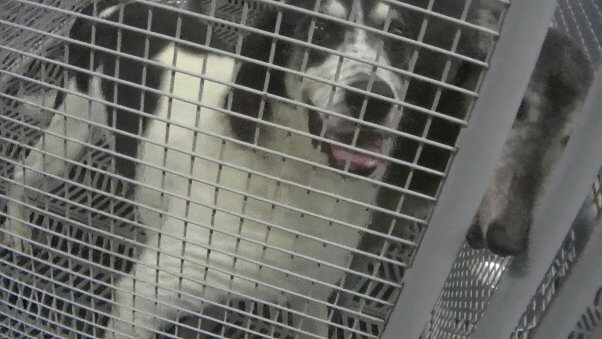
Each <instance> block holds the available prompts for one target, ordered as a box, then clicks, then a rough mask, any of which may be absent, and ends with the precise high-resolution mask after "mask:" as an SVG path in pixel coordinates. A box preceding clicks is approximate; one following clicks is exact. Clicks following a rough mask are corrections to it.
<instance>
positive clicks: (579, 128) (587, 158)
mask: <svg viewBox="0 0 602 339" xmlns="http://www.w3.org/2000/svg"><path fill="white" fill-rule="evenodd" d="M600 93H602V71H598V73H597V75H596V81H595V83H594V85H593V86H592V89H591V90H590V95H589V97H588V99H587V101H586V103H585V106H584V108H583V114H582V115H581V117H580V119H579V121H578V123H577V124H576V126H575V131H574V133H573V136H572V137H571V140H570V142H569V144H568V145H567V149H566V151H565V154H564V156H563V158H562V160H561V162H560V164H559V165H558V168H557V169H556V170H555V171H554V174H553V175H552V178H551V182H550V186H549V191H548V192H547V194H546V196H545V197H544V199H543V201H542V203H541V206H540V208H539V209H538V210H537V211H536V214H535V218H534V222H533V225H532V229H531V235H530V238H531V239H530V243H529V247H528V250H527V253H525V254H524V255H523V256H521V257H519V258H516V259H514V260H513V262H512V263H511V265H510V267H509V270H511V271H515V272H512V273H513V274H505V275H504V277H503V278H502V280H501V281H500V283H499V285H498V288H497V291H496V292H495V294H494V295H493V297H492V299H491V300H490V302H489V305H488V307H487V309H486V311H485V313H484V314H483V317H482V318H481V319H480V321H479V322H478V323H477V329H476V330H475V332H474V336H473V337H474V338H504V339H506V338H508V337H509V335H510V333H511V332H512V330H513V329H514V328H515V327H516V325H517V324H518V321H519V320H520V318H521V316H522V314H523V313H524V311H525V310H526V308H527V306H528V304H529V302H530V300H531V297H532V296H533V294H534V293H535V292H536V291H537V287H538V286H539V284H540V283H541V281H542V279H543V277H544V275H545V273H546V271H547V270H548V268H549V267H550V264H551V263H552V260H553V259H554V256H555V255H556V253H557V251H558V249H559V248H560V246H561V244H562V241H563V240H564V238H565V237H566V235H567V232H568V231H569V230H570V228H571V225H572V223H573V221H574V220H575V217H576V216H577V213H578V211H579V208H580V207H581V204H582V203H583V199H584V198H585V196H586V195H587V192H588V190H589V189H590V187H591V183H592V182H593V180H594V178H595V176H596V174H597V173H598V170H599V169H600V166H602V147H600V145H602V119H600V108H601V107H602V98H601V96H600ZM598 258H599V257H598ZM596 265H599V263H596ZM587 274H589V273H586V275H587ZM599 281H600V280H599ZM569 303H571V302H570V301H569ZM563 316H564V315H563ZM550 319H551V318H550ZM552 337H554V338H557V337H559V336H557V335H556V334H555V335H553V336H552ZM548 338H551V337H548Z"/></svg>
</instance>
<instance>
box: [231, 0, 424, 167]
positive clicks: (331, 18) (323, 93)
mask: <svg viewBox="0 0 602 339" xmlns="http://www.w3.org/2000/svg"><path fill="white" fill-rule="evenodd" d="M287 3H289V2H287ZM290 4H291V5H294V7H295V8H298V9H301V11H297V10H295V9H290V8H289V9H286V8H284V9H283V8H280V9H278V10H275V11H274V13H271V14H270V15H269V16H270V17H271V19H270V20H269V22H268V23H267V24H266V23H264V24H263V25H262V26H263V28H262V29H263V30H265V31H270V32H278V34H279V35H281V36H283V37H286V39H265V38H263V39H253V37H252V36H249V37H247V38H246V41H245V46H243V54H244V50H245V49H253V51H251V53H249V54H247V55H248V56H251V57H253V58H255V59H262V60H267V61H273V63H275V64H278V65H280V66H283V67H286V68H287V69H291V70H294V71H299V72H302V73H303V74H305V75H306V76H302V75H300V73H294V72H287V71H278V72H276V71H273V72H272V74H271V79H270V83H269V87H268V92H271V93H275V94H277V95H281V96H284V97H287V98H290V99H294V100H295V101H298V102H301V103H303V104H305V105H304V107H303V108H302V110H303V111H305V112H306V113H307V116H308V121H307V131H309V132H310V133H311V134H312V135H314V136H318V137H321V138H325V139H327V140H328V141H325V140H324V139H320V138H318V140H321V141H322V142H319V141H316V140H314V145H315V147H317V148H319V149H320V150H321V151H322V152H324V153H325V154H327V155H328V158H329V159H330V164H331V166H333V167H336V168H339V169H347V170H349V171H350V172H353V173H357V174H362V175H370V174H372V173H374V171H375V169H377V168H379V166H381V165H384V163H385V161H384V160H383V159H381V158H379V157H377V156H376V157H375V156H373V155H370V154H369V153H368V152H372V153H376V154H382V155H388V154H389V153H390V152H391V148H392V144H393V142H394V140H393V134H392V133H388V132H385V131H384V130H383V129H379V128H377V127H376V128H375V126H374V125H378V126H384V127H386V128H390V129H392V130H395V129H396V128H397V127H398V125H399V123H400V117H401V114H400V110H399V107H398V105H396V104H395V101H396V100H400V99H401V98H400V93H401V90H402V87H403V84H404V81H403V79H402V77H401V76H400V72H399V71H397V70H402V69H404V68H405V67H406V64H407V61H408V59H409V55H410V48H409V46H408V45H407V44H404V43H403V42H401V41H400V40H399V39H397V38H395V37H396V36H402V35H403V36H409V35H412V34H413V33H412V32H407V31H406V30H405V29H406V28H408V30H409V29H410V28H411V29H415V27H416V25H409V24H408V22H407V18H406V16H407V15H406V14H407V13H404V12H403V11H402V9H401V8H398V7H396V6H394V5H389V4H388V3H386V2H380V1H359V0H324V1H315V0H303V1H294V2H293V1H291V2H290ZM266 27H267V28H266ZM366 27H367V28H366ZM274 43H276V44H277V46H276V48H275V51H274V55H273V56H272V57H271V58H270V56H269V55H266V53H268V54H269V52H270V49H271V48H270V47H272V44H274ZM308 43H309V44H311V45H312V46H308ZM245 67H247V69H246V70H245ZM252 68H253V67H252V66H243V67H242V68H241V71H240V72H242V74H243V75H244V74H250V75H251V76H252V77H254V78H257V77H258V76H259V77H260V78H261V80H260V81H261V84H256V85H255V87H260V86H259V85H261V86H263V84H264V80H265V76H263V75H265V70H264V69H263V68H262V69H260V70H259V71H257V70H253V69H252ZM240 74H241V73H239V76H238V83H240V84H244V85H247V86H253V84H252V80H247V79H244V78H243V77H241V75H240ZM280 78H281V79H280ZM249 104H250V102H249V101H248V100H247V101H246V102H245V104H244V106H243V105H240V106H239V107H235V109H238V111H241V112H248V110H249V109H251V110H254V109H255V107H252V106H253V105H249ZM235 106H236V103H235ZM252 113H255V112H252ZM267 113H270V114H275V113H276V112H267V110H266V113H264V117H266V118H269V116H267ZM332 113H334V114H332ZM245 124H246V125H247V126H248V125H249V124H248V122H246V123H245ZM366 124H372V126H366ZM238 127H239V130H240V128H241V126H238ZM248 137H249V136H248ZM329 141H333V142H335V143H340V144H345V145H352V146H354V147H357V148H359V149H362V150H365V151H366V152H363V151H360V152H355V151H353V150H351V149H350V148H346V147H343V146H341V145H340V144H339V145H336V144H332V143H330V142H329Z"/></svg>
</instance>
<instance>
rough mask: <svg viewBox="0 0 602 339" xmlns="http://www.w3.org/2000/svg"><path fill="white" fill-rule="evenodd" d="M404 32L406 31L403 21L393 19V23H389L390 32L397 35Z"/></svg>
mask: <svg viewBox="0 0 602 339" xmlns="http://www.w3.org/2000/svg"><path fill="white" fill-rule="evenodd" d="M403 32H404V25H403V22H401V21H399V22H398V21H392V22H391V25H389V33H392V34H395V35H403Z"/></svg>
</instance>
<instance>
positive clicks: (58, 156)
mask: <svg viewBox="0 0 602 339" xmlns="http://www.w3.org/2000/svg"><path fill="white" fill-rule="evenodd" d="M90 108H91V109H94V107H89V102H88V100H86V99H84V98H80V97H76V96H69V98H68V101H66V102H65V110H66V112H67V113H68V114H70V115H74V116H82V115H83V116H86V115H88V113H87V112H88V109H90ZM90 128H91V127H90V126H89V125H88V124H87V123H86V122H82V121H79V120H74V119H70V118H65V117H63V116H62V115H55V116H54V117H53V118H52V121H51V122H50V125H49V126H48V128H47V129H46V132H45V134H44V135H43V136H42V137H41V138H40V140H38V142H37V143H36V144H35V146H34V149H32V150H31V152H30V153H29V155H28V156H27V158H25V160H24V161H23V165H22V166H19V165H17V166H16V167H15V172H14V175H13V180H14V183H12V184H11V185H10V187H9V189H8V192H7V196H8V198H9V201H8V210H7V213H8V218H7V219H6V224H5V225H4V228H5V233H4V244H5V245H7V246H10V247H12V248H14V249H15V250H17V251H24V250H27V249H29V248H30V247H31V245H30V243H29V242H28V241H27V240H25V239H31V234H32V228H31V227H30V226H28V225H27V223H28V222H29V218H28V216H29V214H28V213H27V208H26V202H27V191H26V188H27V187H32V188H41V187H42V186H43V183H44V180H46V175H53V176H59V177H64V175H65V174H66V172H67V170H68V168H69V164H68V163H66V162H65V161H64V160H63V159H76V158H77V155H78V154H80V153H81V152H82V151H83V148H84V144H81V143H78V142H88V139H89V136H90V134H91V131H90ZM65 138H70V139H73V140H74V141H67V140H65ZM75 141H78V142H75ZM6 232H8V233H6ZM19 236H20V237H23V238H25V239H21V238H19Z"/></svg>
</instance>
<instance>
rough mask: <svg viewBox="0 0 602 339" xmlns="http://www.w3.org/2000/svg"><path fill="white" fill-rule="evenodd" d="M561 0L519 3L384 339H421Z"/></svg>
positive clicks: (517, 0) (520, 0)
mask: <svg viewBox="0 0 602 339" xmlns="http://www.w3.org/2000/svg"><path fill="white" fill-rule="evenodd" d="M555 7H556V1H555V0H514V1H512V4H511V5H510V7H509V9H508V13H507V16H506V19H505V23H504V25H503V27H502V30H501V32H500V33H501V36H500V39H499V40H498V42H497V46H496V51H495V52H494V54H493V56H492V59H491V68H490V70H489V72H488V73H487V75H486V77H485V79H484V82H483V86H482V88H481V91H480V97H479V99H478V101H477V103H476V105H475V111H474V114H473V116H472V118H471V121H470V125H469V126H468V128H467V129H466V130H465V131H464V132H463V134H462V136H461V138H462V139H461V144H460V148H459V151H458V154H457V155H456V158H455V160H454V163H453V165H452V167H451V170H450V173H449V176H448V179H447V182H446V184H445V187H444V188H443V190H442V192H441V197H440V201H439V203H438V204H437V206H436V208H435V210H434V214H433V216H432V218H431V222H430V225H429V228H428V230H427V232H426V234H425V236H424V239H423V241H422V245H421V246H420V248H419V249H418V253H417V255H416V259H415V260H414V264H413V266H412V268H411V269H409V270H408V272H407V274H406V277H405V281H404V283H405V285H404V289H403V291H402V293H401V296H400V298H399V300H398V302H397V305H396V308H395V310H394V311H393V313H392V315H391V317H390V318H389V323H388V325H387V327H386V328H385V332H384V335H383V337H384V338H386V339H394V338H395V339H396V338H400V337H401V338H409V339H415V338H418V337H419V335H420V334H421V332H422V330H423V329H424V325H425V322H426V321H427V320H428V318H429V313H430V312H431V310H432V309H433V307H434V305H435V303H436V300H437V297H438V296H439V294H440V292H441V289H442V287H443V285H444V282H445V279H446V278H447V275H448V273H449V270H450V268H451V267H452V264H453V262H454V260H455V258H456V256H457V254H458V251H459V249H460V247H461V246H462V244H463V242H464V238H465V235H466V232H467V230H468V227H469V226H470V223H471V221H472V218H473V216H474V214H475V213H476V210H477V208H478V206H479V203H480V201H481V198H482V196H483V194H484V193H485V189H486V187H487V183H488V178H489V175H490V174H491V173H493V170H494V168H495V164H496V160H497V158H498V156H499V154H500V152H501V149H502V146H503V144H504V140H505V139H506V137H507V135H508V133H509V131H510V129H511V127H512V122H513V121H514V118H515V113H516V112H517V110H518V107H519V105H520V102H521V100H522V97H523V95H524V92H525V90H526V88H527V85H528V83H529V78H530V74H531V73H532V71H533V69H534V67H535V63H536V61H537V57H538V55H539V52H540V50H541V46H542V44H543V41H544V38H545V35H546V32H547V30H548V27H549V23H550V20H551V18H552V15H553V14H554V10H555Z"/></svg>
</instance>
